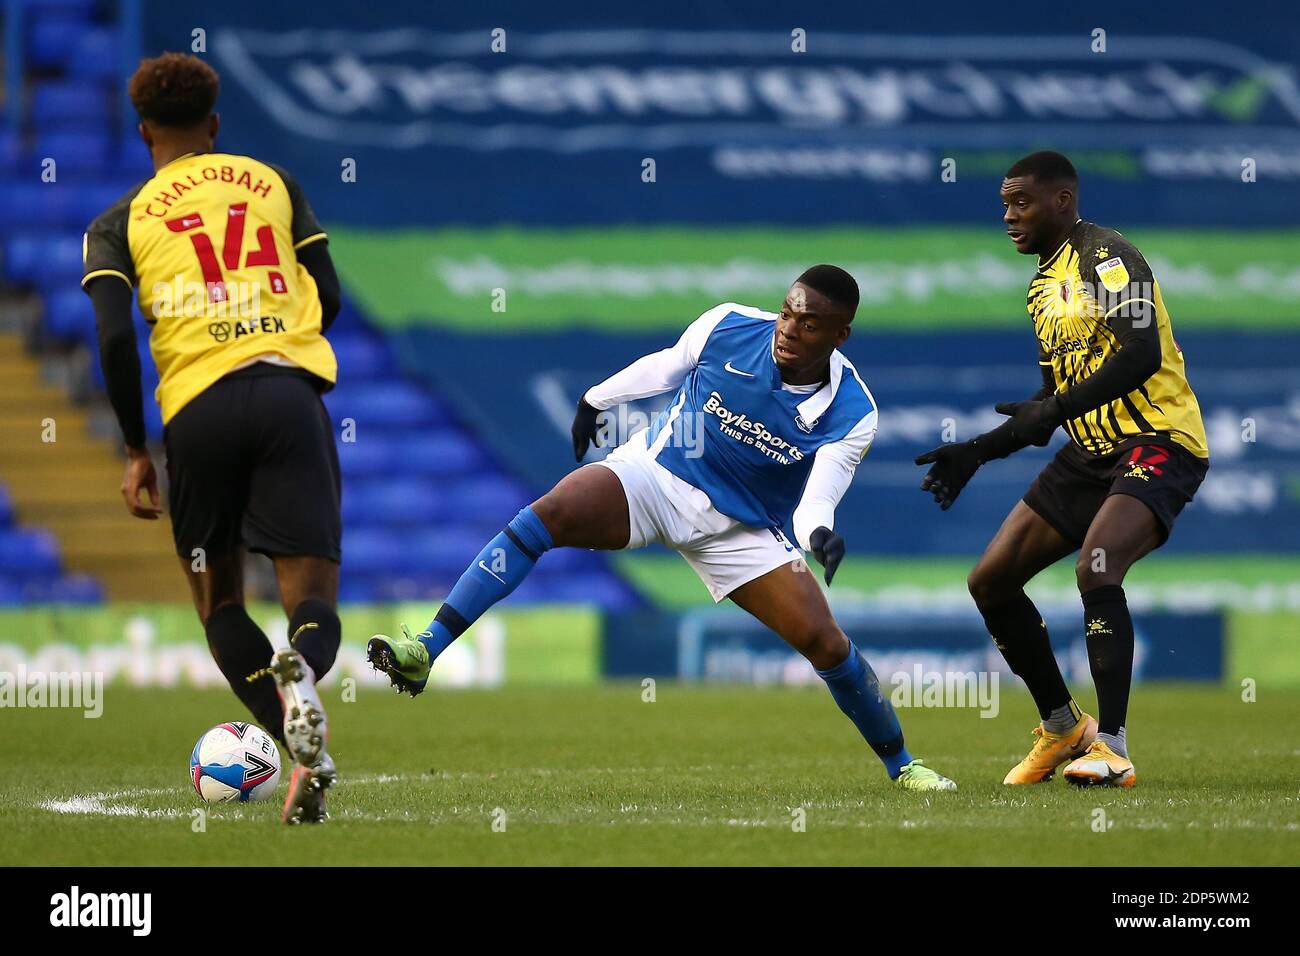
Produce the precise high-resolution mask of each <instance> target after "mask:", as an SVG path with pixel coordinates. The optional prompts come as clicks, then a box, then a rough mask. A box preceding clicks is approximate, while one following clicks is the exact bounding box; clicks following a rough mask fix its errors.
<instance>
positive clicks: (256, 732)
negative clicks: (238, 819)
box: [190, 720, 280, 803]
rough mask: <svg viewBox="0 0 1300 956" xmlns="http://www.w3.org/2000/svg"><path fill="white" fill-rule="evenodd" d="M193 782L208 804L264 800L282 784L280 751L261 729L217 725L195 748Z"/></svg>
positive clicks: (230, 723) (239, 724) (238, 723)
mask: <svg viewBox="0 0 1300 956" xmlns="http://www.w3.org/2000/svg"><path fill="white" fill-rule="evenodd" d="M190 780H191V781H193V783H194V789H195V790H196V791H198V794H199V796H200V797H202V798H203V799H204V800H206V801H207V802H208V803H228V802H230V801H238V802H241V803H242V802H246V801H249V800H265V799H267V798H268V797H270V796H271V794H272V793H274V792H275V787H276V784H278V783H279V782H280V751H279V749H278V748H277V747H276V746H275V741H274V740H272V739H271V735H270V734H268V733H267V732H266V731H265V730H263V729H262V728H261V727H257V726H254V725H253V724H247V723H244V722H242V721H238V720H231V721H227V722H226V723H224V724H217V726H215V727H213V728H212V729H211V730H209V731H208V732H207V733H205V734H204V735H203V736H202V737H200V738H199V740H198V743H196V744H195V745H194V750H193V752H192V753H191V754H190Z"/></svg>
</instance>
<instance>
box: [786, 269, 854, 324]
mask: <svg viewBox="0 0 1300 956" xmlns="http://www.w3.org/2000/svg"><path fill="white" fill-rule="evenodd" d="M795 281H796V282H802V283H803V284H804V285H806V286H807V287H808V288H810V289H815V290H816V291H818V292H820V293H821V294H822V295H824V296H826V298H828V299H830V300H831V301H832V302H834V303H835V304H836V305H838V306H841V307H842V308H843V309H844V310H845V311H846V312H848V314H849V319H850V321H851V320H852V319H853V313H855V312H856V311H857V310H858V284H857V282H856V281H854V279H853V276H851V275H849V274H848V273H847V272H845V271H844V270H843V269H841V268H840V267H839V266H831V265H826V264H825V263H822V264H821V265H819V266H813V267H812V268H811V269H805V270H804V273H803V275H801V276H800V277H799V278H798V279H796V280H795Z"/></svg>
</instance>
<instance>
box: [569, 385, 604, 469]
mask: <svg viewBox="0 0 1300 956" xmlns="http://www.w3.org/2000/svg"><path fill="white" fill-rule="evenodd" d="M599 417H600V412H599V411H597V410H596V409H594V408H592V407H591V406H590V405H588V404H587V402H586V400H585V399H582V398H580V399H578V411H577V413H576V414H575V415H574V416H573V428H571V429H570V430H569V432H570V434H571V435H573V457H574V460H575V461H582V456H583V455H585V454H587V446H588V445H589V444H591V445H595V446H596V447H597V448H599V447H600V444H599V443H598V442H597V441H596V419H597V418H599Z"/></svg>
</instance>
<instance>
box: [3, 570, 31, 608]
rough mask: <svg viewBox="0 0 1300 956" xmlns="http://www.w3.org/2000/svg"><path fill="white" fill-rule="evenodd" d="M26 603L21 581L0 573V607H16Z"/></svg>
mask: <svg viewBox="0 0 1300 956" xmlns="http://www.w3.org/2000/svg"><path fill="white" fill-rule="evenodd" d="M26 603H27V595H26V594H25V593H23V585H22V582H21V581H11V580H9V579H8V578H7V577H4V576H3V575H0V607H18V606H21V605H23V604H26Z"/></svg>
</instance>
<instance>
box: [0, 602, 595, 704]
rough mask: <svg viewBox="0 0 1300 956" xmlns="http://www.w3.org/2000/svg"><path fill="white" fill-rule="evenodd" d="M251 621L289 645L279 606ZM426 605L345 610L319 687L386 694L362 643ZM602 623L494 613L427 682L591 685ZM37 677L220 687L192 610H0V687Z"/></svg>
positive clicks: (257, 611)
mask: <svg viewBox="0 0 1300 956" xmlns="http://www.w3.org/2000/svg"><path fill="white" fill-rule="evenodd" d="M248 610H249V614H250V615H251V616H252V618H253V620H254V621H256V622H257V623H258V624H259V625H260V626H261V627H262V629H263V630H264V631H265V632H266V634H267V636H268V637H269V638H270V639H271V643H272V644H273V645H275V646H277V647H279V646H283V645H284V644H286V643H287V642H288V635H287V633H286V631H287V622H286V621H285V617H284V612H283V611H282V610H281V609H280V607H279V606H278V605H274V604H253V605H250V606H249V609H248ZM429 614H430V608H429V606H428V605H427V604H419V605H415V604H412V605H403V604H395V605H345V606H344V607H342V608H341V609H340V610H339V618H340V619H341V621H342V623H343V644H342V646H341V647H340V648H339V654H338V659H337V662H336V663H335V666H334V669H333V670H332V671H331V672H330V674H329V676H328V677H327V678H326V679H325V681H323V682H322V683H324V684H336V683H338V682H339V681H341V680H343V679H346V678H353V679H355V680H356V681H357V685H358V686H360V687H364V686H370V685H373V686H375V687H384V688H387V687H388V679H387V678H385V677H382V676H381V675H378V674H376V673H375V672H374V671H373V670H372V669H371V667H370V665H369V663H368V662H367V661H366V641H367V640H368V639H369V637H370V635H372V634H375V633H386V634H391V633H393V632H394V630H395V629H396V627H397V624H398V622H399V621H407V622H409V623H412V624H414V625H415V626H416V627H417V628H418V627H423V626H424V622H425V621H426V620H427V619H428V617H429ZM600 633H601V617H600V613H599V611H598V610H596V609H594V608H589V607H585V606H567V605H566V606H546V607H531V608H528V609H527V610H509V609H506V610H497V611H493V612H491V613H489V614H487V615H485V616H484V617H483V618H482V619H480V620H479V621H478V622H477V623H476V624H475V625H474V627H472V628H471V629H470V630H469V631H467V632H466V633H465V634H464V635H463V636H462V637H461V638H460V640H458V641H457V642H456V643H455V644H454V645H452V646H451V647H450V648H448V649H447V651H446V652H444V653H443V655H442V656H441V657H440V658H438V666H437V667H436V668H435V669H434V671H433V675H432V677H431V683H432V684H434V685H435V686H442V687H498V686H502V685H515V684H534V685H538V684H542V685H574V684H591V683H594V682H595V681H596V680H597V679H598V677H599V675H600ZM24 672H26V673H36V672H62V673H84V672H93V673H99V674H103V680H104V682H105V683H112V682H113V681H124V682H126V683H129V684H132V685H135V686H141V687H174V686H178V685H188V686H195V687H208V686H212V687H224V686H225V685H226V681H225V678H223V677H222V676H221V672H220V671H218V670H217V666H216V664H215V663H214V662H213V660H212V657H211V655H210V654H209V653H208V647H207V643H206V640H205V639H204V635H203V629H202V627H200V626H199V623H198V619H197V618H196V617H195V615H194V610H193V609H192V608H190V607H187V606H183V605H159V604H113V605H110V606H107V607H98V608H83V607H58V606H49V607H35V608H15V609H3V610H0V680H3V679H4V678H5V675H11V677H12V675H18V674H22V673H24Z"/></svg>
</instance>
